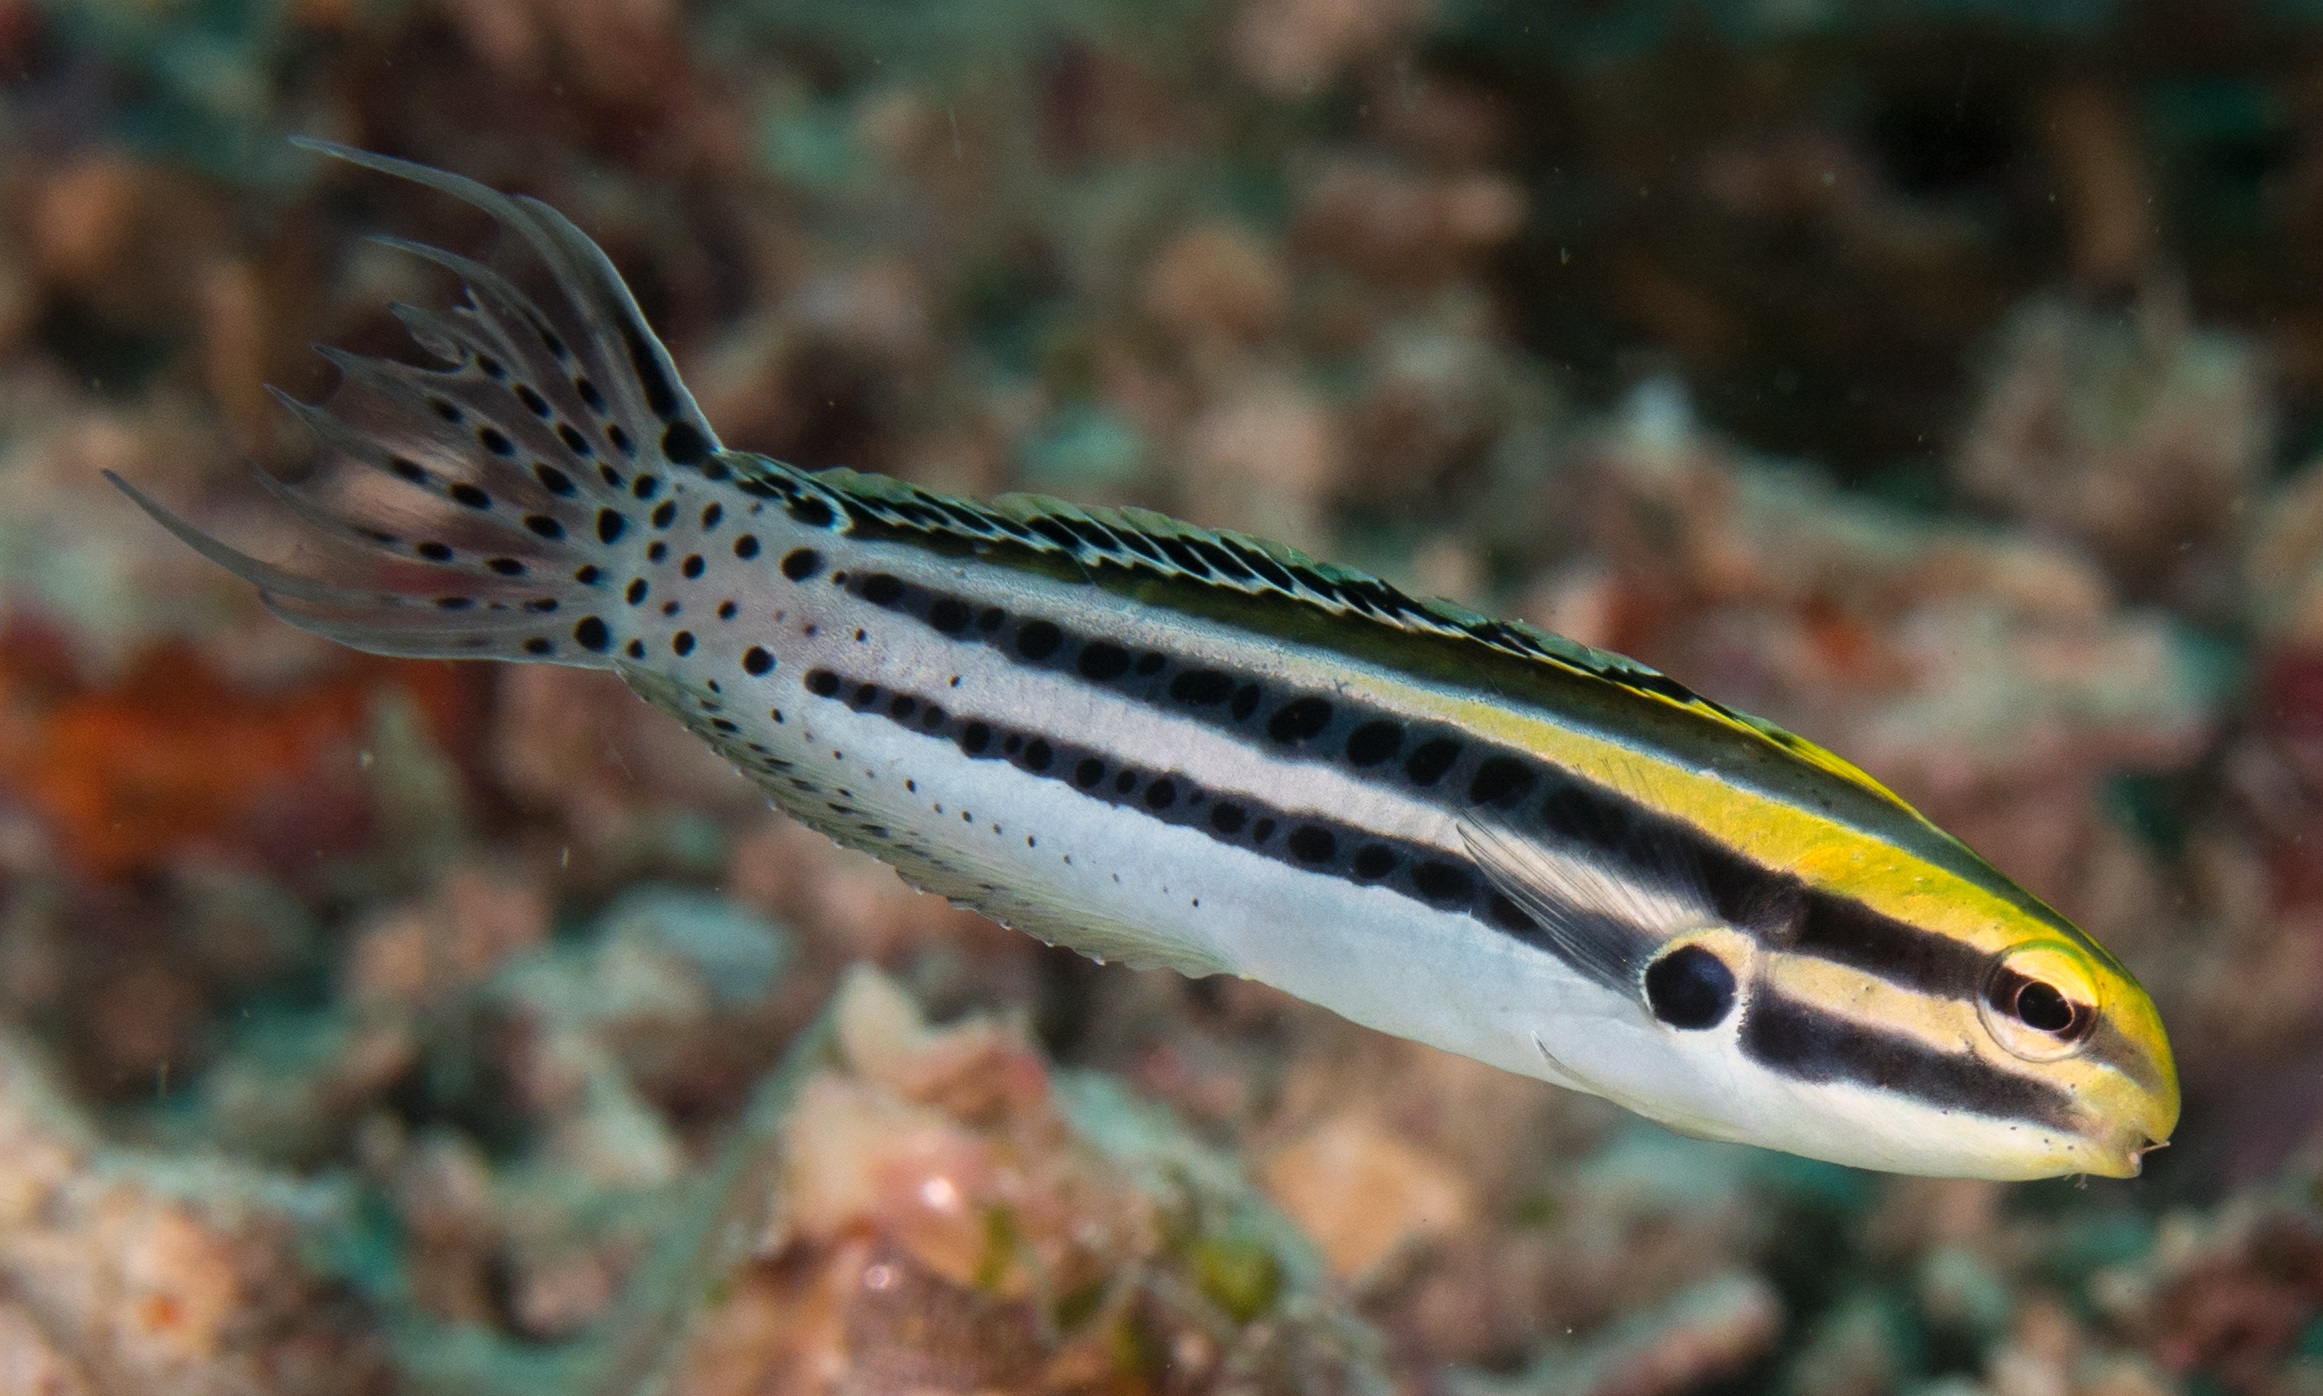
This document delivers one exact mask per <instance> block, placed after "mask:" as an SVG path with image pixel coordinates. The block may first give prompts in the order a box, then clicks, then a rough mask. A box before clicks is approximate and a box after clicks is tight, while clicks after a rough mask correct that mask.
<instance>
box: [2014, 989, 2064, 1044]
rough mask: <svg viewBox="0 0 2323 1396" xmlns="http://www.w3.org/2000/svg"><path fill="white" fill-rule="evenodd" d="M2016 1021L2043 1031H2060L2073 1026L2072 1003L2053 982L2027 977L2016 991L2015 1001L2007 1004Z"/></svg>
mask: <svg viewBox="0 0 2323 1396" xmlns="http://www.w3.org/2000/svg"><path fill="white" fill-rule="evenodd" d="M2009 1009H2010V1011H2011V1012H2013V1013H2015V1014H2016V1019H2017V1021H2018V1022H2020V1023H2022V1024H2024V1025H2025V1026H2026V1027H2028V1028H2035V1029H2038V1030H2039V1031H2041V1032H2045V1033H2061V1032H2064V1031H2066V1030H2067V1029H2069V1028H2071V1027H2072V1026H2073V1005H2072V1004H2071V1003H2070V1002H2068V1001H2067V1000H2066V998H2065V996H2064V995H2063V994H2061V993H2059V992H2058V991H2057V987H2056V986H2055V985H2054V984H2044V983H2042V982H2041V981H2040V980H2038V979H2028V980H2026V981H2025V982H2024V983H2023V984H2022V985H2020V986H2019V987H2018V989H2017V991H2016V1002H2015V1003H2012V1004H2010V1005H2009Z"/></svg>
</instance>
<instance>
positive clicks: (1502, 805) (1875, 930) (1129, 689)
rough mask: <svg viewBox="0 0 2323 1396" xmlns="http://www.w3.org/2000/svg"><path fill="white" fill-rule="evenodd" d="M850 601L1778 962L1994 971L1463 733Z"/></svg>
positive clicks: (917, 593)
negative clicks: (1324, 777)
mask: <svg viewBox="0 0 2323 1396" xmlns="http://www.w3.org/2000/svg"><path fill="white" fill-rule="evenodd" d="M840 584H841V585H843V586H844V587H845V588H846V589H847V590H848V591H849V592H850V593H851V594H853V595H855V596H858V597H860V598H862V599H863V600H865V601H868V602H870V603H871V604H873V605H875V606H879V607H881V608H882V609H885V610H889V611H893V612H895V613H897V614H898V615H902V616H907V617H910V618H913V619H916V620H918V621H920V622H921V623H923V624H925V625H927V626H928V627H929V628H931V629H933V630H935V631H936V632H937V633H939V634H941V635H943V636H944V637H946V638H948V639H951V640H954V641H957V642H962V643H973V644H979V645H983V646H986V647H988V648H990V649H992V650H993V651H995V652H996V653H998V654H1000V655H1001V656H1003V657H1004V658H1006V659H1007V660H1008V661H1009V662H1010V663H1012V664H1014V665H1016V666H1018V667H1020V668H1026V669H1034V670H1041V671H1046V672H1054V673H1059V674H1064V675H1069V676H1072V677H1074V678H1076V679H1078V680H1079V681H1081V682H1084V683H1088V684H1090V685H1092V686H1094V687H1097V688H1100V689H1102V690H1104V691H1106V692H1109V693H1115V694H1118V695H1120V696H1122V697H1125V698H1129V699H1132V700H1134V701H1137V702H1141V703H1144V704H1147V705H1148V706H1151V707H1155V708H1158V709H1161V710H1164V711H1168V712H1171V713H1173V714H1176V715H1178V716H1182V717H1189V718H1192V719H1194V720H1196V721H1199V722H1202V723H1204V724H1206V725H1209V726H1212V727H1215V728H1218V729H1219V730H1222V731H1226V732H1229V733H1231V734H1233V735H1234V736H1236V737H1237V738H1239V739H1241V740H1245V741H1249V742H1252V743H1253V744H1254V745H1263V746H1264V747H1265V748H1266V749H1267V750H1268V751H1269V752H1271V753H1273V754H1275V755H1278V756H1283V757H1287V758H1290V759H1294V760H1304V761H1312V762H1317V763H1321V764H1328V765H1332V766H1334V767H1336V768H1338V769H1340V770H1343V771H1344V772H1346V773H1347V774H1348V775H1349V776H1350V777H1351V778H1353V779H1355V780H1358V781H1361V782H1364V783H1366V784H1371V785H1375V786H1379V787H1381V788H1385V789H1392V790H1396V791H1398V792H1400V793H1403V794H1405V795H1408V796H1410V797H1412V798H1414V799H1417V800H1420V801H1423V802H1425V803H1428V804H1431V805H1434V806H1435V807H1437V808H1439V809H1442V810H1444V811H1445V812H1446V813H1448V814H1451V815H1453V816H1455V817H1457V816H1458V815H1460V814H1461V813H1463V812H1464V811H1465V810H1467V809H1469V808H1472V807H1474V806H1476V805H1489V806H1491V807H1493V808H1495V809H1498V810H1501V811H1503V812H1504V813H1505V815H1506V817H1507V818H1508V819H1509V820H1510V822H1511V823H1513V824H1514V825H1515V826H1516V828H1517V829H1518V830H1519V831H1520V832H1526V833H1537V834H1546V835H1549V836H1550V837H1552V838H1555V839H1558V840H1560V841H1563V842H1565V843H1568V844H1573V845H1577V846H1578V847H1579V848H1580V849H1582V850H1583V851H1584V852H1585V854H1586V855H1587V856H1588V857H1590V858H1592V859H1596V860H1599V861H1601V862H1603V863H1604V864H1606V865H1607V866H1609V867H1611V868H1612V869H1614V870H1615V871H1616V872H1618V874H1619V875H1621V876H1622V877H1624V878H1627V879H1629V880H1631V881H1635V882H1639V883H1643V884H1646V885H1650V886H1654V887H1658V888H1662V889H1665V890H1668V891H1672V892H1676V893H1689V892H1700V893H1704V894H1707V896H1708V897H1709V900H1710V904H1711V907H1712V908H1713V909H1714V910H1715V911H1716V912H1717V914H1718V915H1719V917H1720V918H1721V919H1722V920H1724V921H1725V922H1726V923H1727V924H1728V925H1731V926H1733V927H1735V928H1736V929H1738V930H1741V931H1744V932H1746V933H1748V934H1750V935H1752V936H1754V937H1755V938H1757V939H1758V940H1759V941H1760V942H1761V943H1762V944H1765V945H1767V946H1769V947H1770V948H1779V949H1784V950H1790V951H1795V952H1797V953H1800V954H1805V955H1813V956H1816V957H1818V958H1823V959H1829V960H1833V961H1836V962H1838V963H1841V964H1845V965H1847V966H1849V967H1851V968H1854V969H1859V970H1862V971H1863V972H1864V973H1866V974H1870V975H1874V976H1876V977H1878V978H1880V979H1883V980H1886V981H1888V982H1890V983H1893V984H1896V985H1898V986H1900V987H1903V988H1907V989H1911V990H1913V991H1915V992H1918V993H1924V994H1928V995H1930V996H1933V997H1938V998H1947V999H1973V998H1975V997H1976V996H1977V995H1978V994H1979V993H1981V992H1982V990H1983V985H1984V979H1985V976H1986V974H1987V973H1988V971H1989V969H1990V967H1991V962H1992V958H1991V955H1990V953H1989V952H1988V951H1985V950H1983V949H1982V948H1980V947H1977V946H1974V945H1969V944H1967V943H1965V942H1962V941H1957V940H1954V939H1952V938H1951V937H1949V936H1945V935H1942V934H1940V933H1937V932H1934V931H1929V930H1926V929H1923V928H1921V927H1918V926H1914V925H1911V924H1910V923H1908V922H1904V921H1899V920H1897V919H1895V918H1893V917H1889V916H1885V915H1882V914H1881V913H1879V912H1877V911H1874V910H1872V909H1871V908H1870V907H1867V906H1865V905H1864V904H1863V903H1861V902H1858V901H1855V900H1853V899H1851V898H1847V897H1843V896H1839V895H1836V894H1833V893H1830V892H1826V891H1822V890H1819V889H1810V888H1808V887H1806V886H1805V884H1804V883H1802V882H1801V881H1800V879H1798V878H1797V877H1796V876H1795V875H1793V874H1791V873H1788V872H1785V871H1781V870H1778V869H1773V868H1769V867H1766V866H1765V865H1763V864H1760V863H1758V862H1756V861H1754V860H1752V859H1750V858H1748V857H1747V856H1745V855H1743V854H1741V853H1739V852H1737V851H1736V850H1734V849H1732V848H1730V847H1728V846H1727V845H1725V844H1723V843H1720V842H1718V841H1717V840H1716V839H1714V838H1712V837H1711V836H1709V835H1707V834H1705V833H1703V832H1702V831H1701V830H1700V829H1698V828H1696V827H1694V826H1693V825H1691V824H1688V823H1686V822H1684V821H1683V820H1679V819H1674V818H1671V817H1669V816H1667V815H1664V814H1661V813H1659V812H1657V811H1655V810H1652V809H1650V808H1648V807H1647V806H1645V805H1643V804H1641V803H1639V802H1638V801H1636V800H1634V799H1632V798H1631V797H1629V796H1627V795H1624V794H1622V793H1621V792H1619V791H1615V790H1611V789H1607V788H1606V787H1604V786H1600V785H1596V784H1594V783H1592V782H1589V781H1585V780H1581V779H1579V778H1577V777H1575V776H1574V775H1573V774H1572V773H1571V772H1569V771H1567V770H1565V769H1564V768H1562V767H1558V766H1555V765H1552V764H1550V763H1548V762H1545V761H1541V760H1539V759H1538V758H1536V757H1533V756H1531V755H1528V754H1526V753H1523V752H1519V751H1512V750H1508V749H1505V748H1500V747H1495V746H1490V745H1487V744H1485V743H1481V742H1477V741H1475V740H1474V739H1472V738H1471V737H1469V736H1468V735H1467V734H1465V733H1463V732H1461V731H1460V730H1459V729H1457V728H1454V727H1448V726H1434V725H1430V724H1426V723H1414V722H1406V721H1404V720H1402V719H1400V718H1397V717H1394V716H1391V715H1389V714H1388V713H1386V712H1385V711H1383V710H1381V709H1378V708H1375V707H1372V706H1369V705H1366V704H1363V703H1360V702H1356V701H1354V700H1352V699H1349V698H1347V697H1345V696H1344V695H1330V696H1325V695H1321V694H1316V693H1309V692H1303V691H1295V690H1289V689H1281V688H1273V687H1269V686H1268V685H1266V684H1264V683H1262V682H1260V681H1259V680H1257V679H1254V678H1250V677H1248V676H1245V675H1243V674H1239V673H1236V672H1234V671H1232V670H1228V669H1221V668H1217V667H1213V666H1211V665H1207V664H1203V663H1195V662H1190V661H1188V660H1186V659H1185V658H1184V657H1182V656H1180V655H1177V654H1174V653H1170V652H1168V651H1164V650H1158V649H1153V648H1139V649H1137V650H1136V651H1135V652H1134V653H1133V652H1132V651H1131V650H1130V649H1128V648H1127V647H1124V646H1122V645H1119V644H1117V643H1115V642H1114V641H1112V640H1109V639H1105V638H1102V637H1092V636H1087V635H1082V634H1079V633H1076V632H1074V631H1071V630H1067V629H1066V628H1064V627H1063V626H1060V625H1058V624H1057V623H1056V622H1054V621H1052V620H1049V619H1047V618H1045V617H1041V616H1012V615H1009V614H1006V613H1005V612H1003V611H1001V610H1000V609H998V608H996V607H990V606H983V605H980V604H979V603H976V602H974V601H972V600H970V599H969V598H966V597H962V596H957V595H953V594H949V593H946V592H943V591H939V590H936V589H932V588H929V587H925V586H922V585H919V584H917V583H913V582H907V581H905V580H903V579H902V578H899V577H897V576H895V575H894V574H892V573H888V572H876V571H874V572H855V573H849V574H846V575H845V577H844V580H843V581H842V582H840Z"/></svg>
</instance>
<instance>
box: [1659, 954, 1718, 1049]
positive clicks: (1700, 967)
mask: <svg viewBox="0 0 2323 1396" xmlns="http://www.w3.org/2000/svg"><path fill="white" fill-rule="evenodd" d="M1645 1001H1646V1006H1647V1007H1648V1008H1651V1009H1652V1010H1653V1014H1654V1016H1655V1017H1656V1018H1659V1019H1661V1020H1662V1021H1663V1022H1665V1023H1667V1024H1669V1025H1670V1026H1671V1027H1673V1028H1685V1029H1688V1030H1692V1031H1699V1030H1700V1029H1703V1028H1714V1027H1716V1026H1718V1024H1719V1023H1721V1022H1723V1021H1725V1018H1726V1015H1727V1014H1728V1013H1729V1012H1731V1011H1733V1008H1734V971H1733V970H1730V969H1728V968H1727V967H1726V962H1725V961H1724V960H1721V959H1719V958H1718V957H1717V956H1716V955H1713V954H1711V953H1710V952H1709V951H1707V950H1705V949H1703V948H1702V947H1701V946H1699V945H1681V946H1679V947H1678V948H1677V949H1675V950H1672V951H1671V952H1670V953H1669V954H1667V955H1664V956H1662V957H1661V958H1660V959H1658V960H1656V961H1654V962H1653V963H1652V964H1651V965H1648V966H1647V967H1646V972H1645Z"/></svg>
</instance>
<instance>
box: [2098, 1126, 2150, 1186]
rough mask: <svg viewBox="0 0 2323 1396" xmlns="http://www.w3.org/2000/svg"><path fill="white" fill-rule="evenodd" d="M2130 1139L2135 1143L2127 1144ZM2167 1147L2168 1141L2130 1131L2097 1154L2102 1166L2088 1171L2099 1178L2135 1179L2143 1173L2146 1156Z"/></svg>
mask: <svg viewBox="0 0 2323 1396" xmlns="http://www.w3.org/2000/svg"><path fill="white" fill-rule="evenodd" d="M2131 1139H2134V1140H2136V1141H2137V1142H2136V1143H2134V1144H2132V1143H2130V1142H2129V1140H2131ZM2168 1147H2170V1141H2169V1140H2167V1139H2156V1138H2154V1137H2153V1136H2152V1135H2150V1134H2147V1133H2145V1132H2144V1131H2142V1130H2132V1131H2130V1132H2129V1133H2128V1134H2127V1135H2126V1136H2125V1137H2124V1139H2123V1140H2122V1142H2121V1143H2119V1144H2116V1145H2115V1146H2113V1147H2112V1148H2110V1149H2106V1150H2104V1151H2103V1152H2102V1153H2100V1154H2099V1156H2098V1159H2099V1162H2101V1163H2102V1164H2103V1165H2104V1166H2102V1167H2091V1168H2090V1169H2089V1170H2088V1171H2089V1172H2091V1173H2093V1174H2096V1175H2097V1176H2098V1177H2101V1178H2135V1177H2137V1176H2139V1175H2140V1174H2142V1173H2144V1172H2145V1166H2146V1155H2147V1154H2150V1153H2152V1152H2153V1151H2154V1150H2156V1149H2166V1148H2168Z"/></svg>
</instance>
